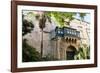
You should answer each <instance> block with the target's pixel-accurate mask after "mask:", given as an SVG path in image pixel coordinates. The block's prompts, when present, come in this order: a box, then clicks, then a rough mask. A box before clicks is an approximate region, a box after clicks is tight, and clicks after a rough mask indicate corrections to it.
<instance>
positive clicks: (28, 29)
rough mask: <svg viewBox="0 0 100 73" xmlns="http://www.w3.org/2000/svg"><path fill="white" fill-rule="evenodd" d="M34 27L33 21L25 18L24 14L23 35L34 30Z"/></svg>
mask: <svg viewBox="0 0 100 73" xmlns="http://www.w3.org/2000/svg"><path fill="white" fill-rule="evenodd" d="M33 28H34V25H33V23H32V22H29V21H28V20H26V19H24V15H22V35H23V36H24V35H26V34H27V33H30V32H31V31H32V30H33Z"/></svg>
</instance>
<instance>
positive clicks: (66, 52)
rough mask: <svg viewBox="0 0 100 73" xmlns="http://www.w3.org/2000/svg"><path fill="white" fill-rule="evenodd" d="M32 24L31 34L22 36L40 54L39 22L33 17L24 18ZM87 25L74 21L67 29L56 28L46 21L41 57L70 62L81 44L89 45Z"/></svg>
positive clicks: (52, 21) (53, 24) (52, 23)
mask: <svg viewBox="0 0 100 73" xmlns="http://www.w3.org/2000/svg"><path fill="white" fill-rule="evenodd" d="M24 19H27V20H29V21H32V23H33V24H34V29H33V30H32V31H31V33H28V34H27V35H25V36H23V39H27V43H28V44H29V45H30V46H32V47H34V48H36V50H37V51H38V52H41V37H42V36H41V33H42V31H41V29H40V28H39V21H38V20H37V19H36V18H35V17H34V16H33V17H31V19H30V17H28V16H26V17H24ZM89 30H90V29H89V23H87V22H85V21H82V22H80V20H78V19H74V20H73V21H72V22H71V23H70V26H69V27H64V28H58V27H57V23H56V22H55V21H54V20H51V23H50V22H49V21H48V19H47V20H46V26H45V28H44V29H43V56H47V55H50V56H52V57H54V58H57V59H60V60H67V59H68V60H72V59H74V56H75V55H76V52H77V51H78V50H79V47H80V46H81V44H87V45H89Z"/></svg>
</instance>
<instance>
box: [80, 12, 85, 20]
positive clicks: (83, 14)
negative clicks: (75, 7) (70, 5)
mask: <svg viewBox="0 0 100 73" xmlns="http://www.w3.org/2000/svg"><path fill="white" fill-rule="evenodd" d="M79 16H80V18H81V20H82V21H83V20H84V17H85V16H86V13H79Z"/></svg>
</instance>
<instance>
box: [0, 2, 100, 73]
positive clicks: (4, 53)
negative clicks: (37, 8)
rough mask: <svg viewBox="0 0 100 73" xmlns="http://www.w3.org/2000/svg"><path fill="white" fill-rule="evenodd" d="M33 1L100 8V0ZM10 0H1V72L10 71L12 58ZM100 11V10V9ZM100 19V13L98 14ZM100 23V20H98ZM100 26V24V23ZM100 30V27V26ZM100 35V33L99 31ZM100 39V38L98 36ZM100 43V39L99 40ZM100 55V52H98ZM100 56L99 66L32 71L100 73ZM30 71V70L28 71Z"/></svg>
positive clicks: (46, 72) (99, 58) (45, 72)
mask: <svg viewBox="0 0 100 73" xmlns="http://www.w3.org/2000/svg"><path fill="white" fill-rule="evenodd" d="M33 1H45V2H56V3H57V2H58V3H74V4H91V5H98V6H99V7H98V9H100V0H33ZM10 7H11V3H10V0H0V73H11V72H10V65H11V64H10V60H11V48H10V45H11V39H10V35H11V30H10V29H11V26H10V25H11V22H10V21H11V11H10V9H11V8H10ZM98 13H100V10H98ZM98 16H99V17H98V19H100V14H98ZM98 24H100V22H98ZM98 27H100V25H98ZM98 31H100V28H98ZM98 37H100V34H99V33H98ZM98 40H100V38H98ZM98 43H100V41H98ZM98 52H100V46H98ZM98 56H100V53H99V54H98ZM99 61H100V57H98V68H83V69H66V70H53V71H39V72H30V73H75V72H77V73H100V62H99ZM28 73H29V72H28Z"/></svg>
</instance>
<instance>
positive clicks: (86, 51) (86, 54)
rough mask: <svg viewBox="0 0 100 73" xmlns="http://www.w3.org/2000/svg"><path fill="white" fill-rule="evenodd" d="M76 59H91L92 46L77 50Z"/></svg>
mask: <svg viewBox="0 0 100 73" xmlns="http://www.w3.org/2000/svg"><path fill="white" fill-rule="evenodd" d="M75 59H77V60H81V59H90V47H87V48H82V47H80V48H79V51H78V52H77V54H76V56H75Z"/></svg>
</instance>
